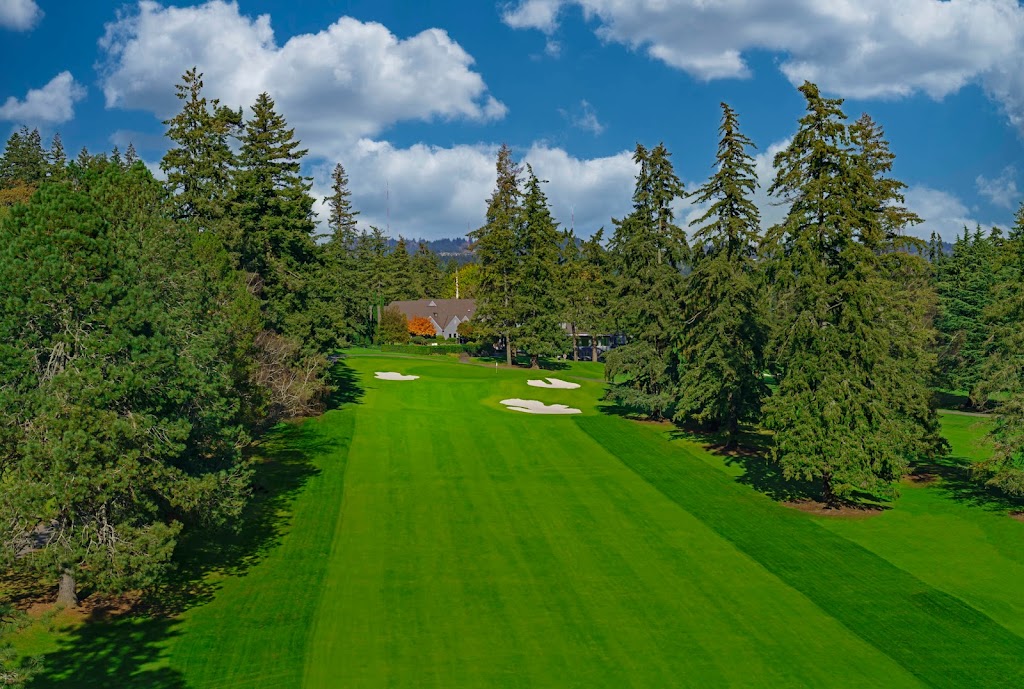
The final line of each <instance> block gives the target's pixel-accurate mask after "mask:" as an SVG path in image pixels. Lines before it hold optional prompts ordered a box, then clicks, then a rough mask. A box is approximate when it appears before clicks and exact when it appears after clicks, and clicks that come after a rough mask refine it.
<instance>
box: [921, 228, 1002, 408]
mask: <svg viewBox="0 0 1024 689" xmlns="http://www.w3.org/2000/svg"><path fill="white" fill-rule="evenodd" d="M995 278H996V275H995V263H994V251H993V248H992V244H991V241H990V239H989V238H986V237H984V236H982V235H981V234H980V233H978V232H975V233H974V234H973V235H972V234H971V232H970V231H969V230H968V229H967V228H966V227H965V228H964V234H963V236H961V237H958V238H957V240H956V242H955V243H954V244H953V253H952V255H951V256H949V257H948V258H947V259H946V260H944V261H943V263H942V268H941V273H940V275H939V276H938V294H939V309H938V317H937V318H936V328H937V329H938V330H939V334H940V337H939V376H940V382H941V384H942V385H943V386H944V387H947V388H949V389H951V390H963V391H966V392H968V393H969V392H971V391H972V390H973V389H974V387H975V386H976V385H977V384H978V383H979V381H980V380H981V367H982V365H983V363H984V359H985V354H986V350H987V344H986V342H987V340H988V338H989V334H990V332H989V324H988V323H987V322H986V319H985V310H986V309H987V308H989V306H990V304H991V301H992V294H993V292H992V290H993V286H994V284H995Z"/></svg>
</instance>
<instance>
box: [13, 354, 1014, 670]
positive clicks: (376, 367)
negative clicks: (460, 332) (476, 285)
mask: <svg viewBox="0 0 1024 689" xmlns="http://www.w3.org/2000/svg"><path fill="white" fill-rule="evenodd" d="M555 364H556V365H558V366H559V368H558V369H557V370H552V371H544V372H541V373H537V372H531V371H522V370H508V369H504V368H501V367H498V368H497V369H496V368H494V367H493V364H492V363H486V362H485V363H484V365H466V364H459V363H457V362H456V361H452V360H447V359H446V358H442V357H437V358H432V359H429V360H428V359H425V358H413V357H400V356H388V357H384V356H381V355H375V354H371V353H369V352H362V353H358V352H357V355H356V356H352V357H350V358H349V359H347V360H346V362H345V364H344V365H343V367H342V371H343V372H345V375H346V377H347V379H348V380H349V382H350V385H349V386H348V387H347V395H346V396H344V397H345V399H348V400H349V401H350V402H354V401H358V403H349V404H346V405H344V406H343V408H342V409H340V410H337V411H332V412H329V413H328V414H326V415H325V416H323V417H322V418H320V419H317V420H314V421H310V422H307V423H306V424H304V425H302V426H301V427H293V428H289V429H287V430H282V431H280V432H279V433H278V434H277V436H276V437H274V438H273V439H272V441H271V443H270V446H269V447H268V448H267V449H266V454H267V455H268V456H269V457H270V458H271V459H272V460H273V461H272V462H270V463H268V464H267V465H266V466H265V468H264V472H263V474H262V475H261V481H262V482H264V483H265V484H266V486H265V488H266V497H265V498H264V499H263V500H261V503H259V504H257V505H256V506H254V508H253V511H252V514H251V515H250V517H249V519H247V520H246V522H245V523H246V528H245V529H243V532H242V533H241V534H239V535H238V536H237V537H235V541H234V542H233V541H232V540H231V539H226V542H223V543H222V542H220V541H218V545H217V547H215V548H213V549H212V551H211V550H209V549H210V546H209V545H205V546H204V545H202V544H199V543H197V544H192V546H190V549H189V550H188V551H187V555H188V558H186V560H187V561H191V562H194V563H195V565H196V568H195V571H194V572H193V573H192V574H191V576H186V575H188V574H189V572H187V571H186V572H183V580H184V581H188V582H190V584H191V586H190V590H191V594H190V595H187V596H183V597H182V598H181V601H180V602H179V605H178V608H176V609H175V611H176V612H177V614H174V615H171V616H165V617H148V618H142V617H139V618H125V619H121V620H118V621H116V622H114V623H89V624H86V625H82V626H80V627H78V628H76V629H74V630H71V631H65V632H55V633H53V634H52V635H50V636H49V637H46V636H45V635H44V638H42V639H40V638H35V639H34V640H33V642H32V643H33V644H34V646H33V648H34V649H35V650H43V651H46V652H48V655H47V659H46V662H47V673H46V675H45V676H44V677H43V681H41V682H38V683H37V684H36V685H35V686H42V687H46V686H68V687H71V686H74V687H89V686H95V687H100V686H119V687H158V688H167V689H172V688H173V689H185V688H186V687H191V688H196V689H199V688H204V687H211V688H212V687H218V688H220V687H281V688H285V687H413V686H415V687H438V688H440V687H445V688H454V687H544V686H551V687H564V686H578V687H588V688H589V687H630V686H635V687H667V686H684V687H685V686H692V687H725V686H742V687H830V688H831V687H865V686H884V687H929V686H931V687H971V686H977V687H1001V686H1005V687H1019V686H1022V685H1024V595H1022V594H1024V547H1022V546H1024V524H1021V523H1019V522H1016V521H1013V520H1011V519H1009V518H1007V517H1006V516H1005V511H1006V507H1005V506H1000V505H997V506H995V507H993V506H992V503H991V501H989V500H988V499H987V496H986V494H983V493H984V491H982V492H981V493H979V492H978V491H976V490H973V489H970V488H969V487H968V486H969V484H970V481H967V480H965V479H964V477H963V475H962V474H963V469H962V467H961V466H960V462H961V460H958V459H951V460H949V461H948V462H947V463H945V464H943V465H942V466H940V467H936V468H935V470H936V472H938V473H941V478H940V479H939V480H937V481H935V482H934V483H931V484H927V485H917V486H909V485H908V486H907V487H906V488H905V490H904V491H903V497H901V498H900V499H899V500H898V501H897V503H896V504H895V506H894V508H893V509H891V510H889V511H887V512H885V513H883V514H880V515H878V516H873V517H868V518H863V519H824V518H816V517H813V516H810V515H807V514H804V513H801V512H797V511H794V510H791V509H789V508H786V507H783V506H781V505H779V504H777V503H775V502H773V501H771V500H770V499H769V498H768V497H766V496H765V495H763V494H762V493H761V492H759V491H758V490H755V489H753V488H752V487H751V485H750V484H752V485H755V486H757V485H759V483H762V482H764V481H765V480H767V478H766V476H765V475H764V474H765V471H764V467H763V466H762V467H761V468H758V467H759V465H758V464H757V463H756V462H754V461H751V462H746V463H736V462H734V461H730V463H727V462H726V461H725V460H724V459H723V458H721V457H717V456H715V455H712V454H710V453H708V452H707V451H706V450H705V449H703V448H702V447H701V446H700V445H698V444H697V443H696V442H694V441H693V440H687V439H684V438H675V439H673V436H674V434H673V433H671V432H670V431H669V429H668V428H667V427H665V426H656V425H649V424H638V423H635V422H631V421H628V420H626V419H623V418H619V417H616V416H614V415H608V414H606V413H603V411H602V409H601V408H600V406H599V403H598V401H597V400H598V398H599V396H600V393H601V390H602V385H601V383H600V380H601V368H600V366H597V367H595V366H593V365H592V364H590V363H589V362H580V363H573V362H555ZM373 371H399V372H402V373H411V374H416V375H420V376H421V378H420V379H419V380H417V381H413V382H391V381H380V380H375V379H374V378H373V377H372V373H373ZM540 375H545V376H547V375H550V376H557V377H561V378H565V379H569V380H575V381H578V382H580V383H581V384H582V385H583V387H582V388H581V389H580V390H569V391H566V390H544V389H536V388H530V387H527V386H526V385H525V380H526V379H527V378H534V377H539V376H540ZM354 385H358V389H357V388H355V387H354ZM506 397H525V398H532V399H539V400H542V401H544V402H547V403H553V402H560V403H566V404H571V405H572V406H577V407H580V408H581V409H582V410H583V412H584V413H583V414H582V415H580V416H575V417H573V416H549V417H546V416H534V415H526V414H518V413H516V412H511V411H508V410H506V409H504V408H502V407H501V405H500V404H499V401H500V400H501V399H504V398H506ZM965 419H966V420H967V421H965ZM943 420H944V424H946V425H945V429H946V431H947V435H948V436H949V437H950V439H951V442H952V443H953V446H954V450H955V452H954V455H955V456H957V457H968V456H970V455H971V454H972V453H973V454H975V455H978V454H980V453H983V452H984V451H985V450H984V447H983V446H981V445H979V446H977V447H972V446H971V445H970V443H971V440H970V439H971V438H973V437H977V436H978V435H979V433H980V431H979V430H978V429H977V428H973V427H971V426H970V425H969V424H973V423H976V422H978V419H977V418H976V417H963V416H955V417H954V416H952V415H950V416H945V417H943ZM982 422H984V420H982ZM958 472H959V473H958ZM214 565H216V566H215V567H214ZM211 567H213V570H212V572H211V569H210V568H211Z"/></svg>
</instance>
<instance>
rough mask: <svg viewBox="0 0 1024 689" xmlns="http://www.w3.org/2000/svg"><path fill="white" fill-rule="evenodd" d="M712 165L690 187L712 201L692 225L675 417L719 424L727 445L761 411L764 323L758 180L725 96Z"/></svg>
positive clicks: (698, 196)
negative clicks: (758, 256) (700, 183)
mask: <svg viewBox="0 0 1024 689" xmlns="http://www.w3.org/2000/svg"><path fill="white" fill-rule="evenodd" d="M719 132H720V133H721V140H720V141H719V144H718V154H717V156H716V171H715V174H714V175H712V177H711V179H709V180H708V182H707V183H706V184H704V186H702V187H701V188H700V189H698V190H697V191H696V192H694V193H693V194H692V197H693V200H694V203H700V204H710V206H709V207H708V209H707V211H706V212H705V213H704V214H703V215H702V216H701V217H700V218H697V219H696V220H694V221H693V222H692V223H691V225H692V226H696V227H697V230H696V231H695V232H694V234H693V251H692V259H691V266H692V272H691V273H690V275H689V277H688V279H687V281H686V285H685V288H684V290H683V298H682V304H683V309H682V318H681V323H680V324H679V329H678V335H677V344H676V349H677V357H678V368H679V371H680V373H679V391H678V395H677V398H676V418H677V419H680V420H693V421H696V422H698V423H702V424H709V425H711V426H713V427H715V428H721V429H723V430H724V431H725V434H726V446H727V447H733V446H735V444H736V435H737V432H738V430H739V425H740V423H741V422H744V421H752V420H755V419H758V418H759V417H760V412H761V400H762V399H763V398H764V397H765V396H766V395H767V393H768V389H767V386H766V385H765V383H764V379H763V377H762V372H763V371H764V347H765V343H766V327H765V323H764V317H763V314H762V313H761V303H762V300H761V290H760V288H759V276H758V266H757V260H756V253H757V248H758V245H759V244H760V241H761V237H760V214H759V212H758V210H757V207H756V206H755V205H754V203H753V201H751V200H750V197H751V195H752V194H753V192H754V190H755V188H756V187H757V176H756V173H755V171H754V160H753V158H752V157H751V156H750V154H749V153H748V152H747V148H748V147H753V142H751V141H750V139H748V138H747V137H746V136H744V135H743V134H742V133H741V132H740V130H739V123H738V121H737V118H736V113H735V112H734V111H733V110H732V108H730V107H729V106H728V105H726V104H725V103H722V124H721V126H720V127H719Z"/></svg>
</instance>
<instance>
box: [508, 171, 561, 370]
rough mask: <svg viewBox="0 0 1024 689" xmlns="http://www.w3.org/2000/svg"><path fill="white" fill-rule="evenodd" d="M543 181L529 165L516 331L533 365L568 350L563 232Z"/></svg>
mask: <svg viewBox="0 0 1024 689" xmlns="http://www.w3.org/2000/svg"><path fill="white" fill-rule="evenodd" d="M540 185H541V182H540V180H539V179H537V176H536V175H535V174H533V169H532V168H531V167H530V166H527V181H526V191H525V196H524V198H523V205H522V222H521V223H520V224H519V237H518V238H517V239H516V245H517V246H518V247H519V251H520V259H519V275H518V276H517V278H516V282H517V284H518V285H519V289H518V290H517V293H516V301H515V306H516V313H517V316H516V326H515V329H514V332H513V335H512V338H513V341H514V342H515V343H516V347H517V348H519V349H522V350H523V351H524V352H526V353H527V354H529V355H530V367H531V368H539V358H540V357H542V356H554V355H556V354H560V353H561V352H563V351H564V350H565V344H566V342H565V340H566V336H565V331H564V330H563V329H562V326H561V318H560V315H561V310H560V304H559V298H558V295H559V292H560V286H559V284H558V260H559V234H558V228H557V226H556V225H555V221H554V219H553V218H552V217H551V211H550V210H549V209H548V199H547V196H545V195H544V190H543V189H541V186H540Z"/></svg>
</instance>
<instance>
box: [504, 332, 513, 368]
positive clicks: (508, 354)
mask: <svg viewBox="0 0 1024 689" xmlns="http://www.w3.org/2000/svg"><path fill="white" fill-rule="evenodd" d="M505 365H506V366H511V365H512V338H511V337H509V336H508V333H505Z"/></svg>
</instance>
